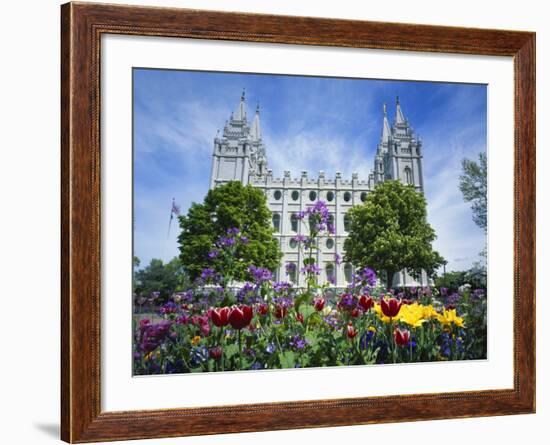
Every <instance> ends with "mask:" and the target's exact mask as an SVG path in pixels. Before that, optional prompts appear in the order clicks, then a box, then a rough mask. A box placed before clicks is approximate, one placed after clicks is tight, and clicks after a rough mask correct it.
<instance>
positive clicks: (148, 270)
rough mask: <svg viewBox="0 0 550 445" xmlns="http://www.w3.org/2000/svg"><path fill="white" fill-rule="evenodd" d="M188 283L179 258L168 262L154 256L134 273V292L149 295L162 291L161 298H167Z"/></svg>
mask: <svg viewBox="0 0 550 445" xmlns="http://www.w3.org/2000/svg"><path fill="white" fill-rule="evenodd" d="M187 285H188V279H187V274H186V273H185V270H184V268H183V267H182V264H181V261H180V260H179V258H177V257H175V258H173V259H172V260H171V261H169V262H168V263H166V264H165V263H164V262H163V261H162V260H159V259H157V258H153V259H152V260H151V262H150V263H149V264H148V265H147V266H145V267H144V268H143V269H139V270H137V271H136V272H135V274H134V292H135V293H136V295H144V296H146V297H148V296H149V295H150V294H151V292H160V299H161V300H165V299H167V298H168V297H170V295H172V294H173V293H174V292H177V291H179V290H183V289H184V288H186V287H187Z"/></svg>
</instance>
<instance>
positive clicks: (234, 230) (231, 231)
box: [227, 227, 241, 235]
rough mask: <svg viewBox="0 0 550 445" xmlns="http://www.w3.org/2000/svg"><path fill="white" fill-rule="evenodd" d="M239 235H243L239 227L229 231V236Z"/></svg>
mask: <svg viewBox="0 0 550 445" xmlns="http://www.w3.org/2000/svg"><path fill="white" fill-rule="evenodd" d="M239 233H241V231H240V230H239V229H238V228H237V227H231V228H229V229H227V234H228V235H238V234H239Z"/></svg>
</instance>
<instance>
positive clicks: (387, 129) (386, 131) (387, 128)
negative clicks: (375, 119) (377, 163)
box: [381, 104, 390, 143]
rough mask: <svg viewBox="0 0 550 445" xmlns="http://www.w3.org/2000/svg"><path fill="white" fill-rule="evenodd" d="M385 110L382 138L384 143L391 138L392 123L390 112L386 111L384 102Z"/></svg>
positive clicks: (384, 107)
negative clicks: (389, 118) (389, 116)
mask: <svg viewBox="0 0 550 445" xmlns="http://www.w3.org/2000/svg"><path fill="white" fill-rule="evenodd" d="M383 110H384V121H383V123H382V138H381V142H382V143H384V142H388V140H389V138H390V124H389V122H388V113H387V111H386V104H384V106H383Z"/></svg>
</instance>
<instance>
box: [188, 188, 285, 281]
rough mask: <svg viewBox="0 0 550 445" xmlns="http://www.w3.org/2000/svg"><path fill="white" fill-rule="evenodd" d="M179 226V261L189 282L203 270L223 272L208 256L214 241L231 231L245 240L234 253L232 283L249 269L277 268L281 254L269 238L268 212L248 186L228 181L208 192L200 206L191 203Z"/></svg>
mask: <svg viewBox="0 0 550 445" xmlns="http://www.w3.org/2000/svg"><path fill="white" fill-rule="evenodd" d="M179 224H180V228H181V233H180V235H179V237H178V242H179V249H180V259H181V262H182V264H183V265H184V267H185V269H186V270H187V271H188V272H189V274H190V277H191V278H192V279H195V278H197V277H198V276H200V273H201V271H202V270H203V269H204V268H206V267H214V268H215V269H216V270H217V271H218V272H220V273H223V272H224V271H223V270H219V269H220V268H221V266H220V265H219V264H217V261H218V259H216V258H210V257H209V255H208V254H209V253H210V252H211V251H212V249H213V246H214V244H215V243H216V241H217V240H218V238H219V237H220V236H224V235H225V234H226V233H227V229H230V228H234V227H235V228H238V229H239V230H240V231H241V234H242V235H243V236H245V237H246V238H247V239H248V243H246V244H241V245H239V247H238V249H236V252H235V261H234V262H233V270H232V276H233V277H234V278H235V279H237V280H245V279H247V278H248V277H249V273H248V267H249V266H250V265H254V266H257V267H265V268H267V269H270V270H274V269H276V268H277V267H278V266H279V261H280V258H281V252H280V249H279V244H278V242H277V240H276V239H275V238H274V237H273V228H272V226H271V211H270V210H269V208H268V207H267V203H266V198H265V195H264V194H263V193H262V191H261V190H258V189H256V188H254V187H252V186H250V185H246V186H244V185H243V184H242V183H241V182H240V181H231V182H228V183H227V184H224V185H221V186H220V187H216V188H215V189H212V190H210V191H209V192H208V194H207V195H206V197H205V198H204V202H203V203H202V204H197V203H193V204H192V205H191V207H190V208H189V211H188V213H187V215H182V216H180V217H179ZM216 266H218V267H216Z"/></svg>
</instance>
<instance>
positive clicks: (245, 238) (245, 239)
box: [241, 236, 248, 244]
mask: <svg viewBox="0 0 550 445" xmlns="http://www.w3.org/2000/svg"><path fill="white" fill-rule="evenodd" d="M241 243H243V244H248V238H247V237H246V236H241Z"/></svg>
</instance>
